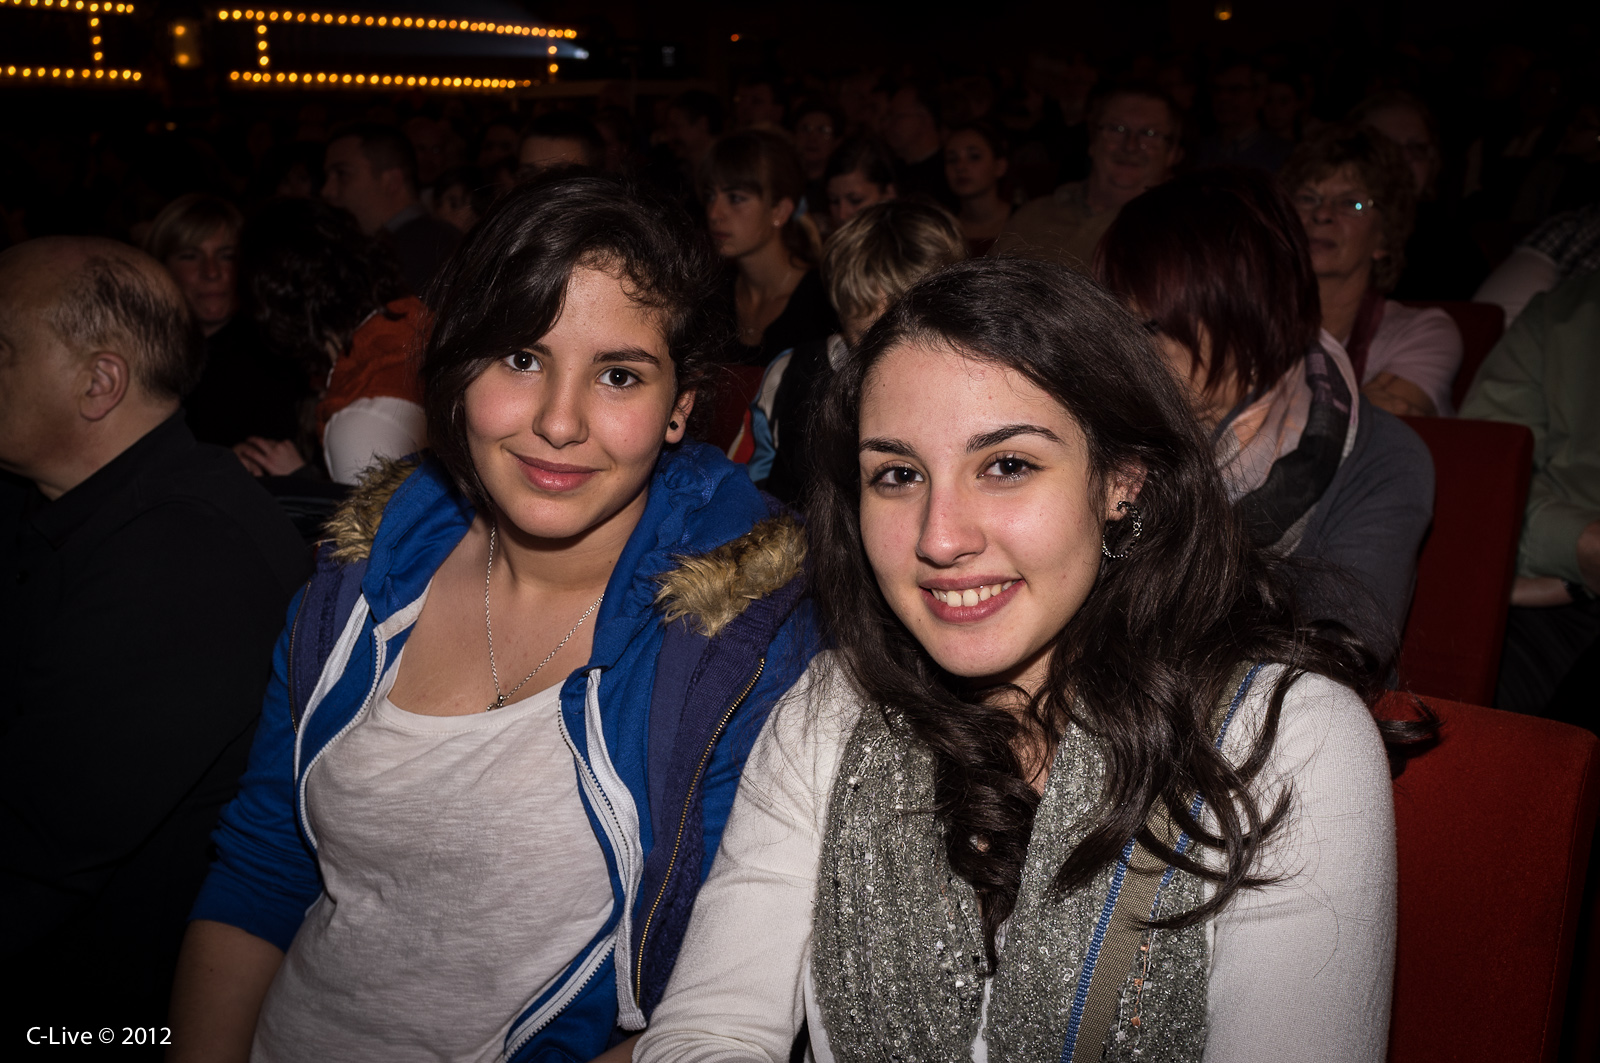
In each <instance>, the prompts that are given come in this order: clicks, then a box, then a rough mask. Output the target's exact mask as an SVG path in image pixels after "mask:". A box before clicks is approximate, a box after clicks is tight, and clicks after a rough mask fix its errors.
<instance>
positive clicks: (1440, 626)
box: [1400, 417, 1533, 705]
mask: <svg viewBox="0 0 1600 1063" xmlns="http://www.w3.org/2000/svg"><path fill="white" fill-rule="evenodd" d="M1405 422H1406V423H1407V424H1409V425H1410V426H1411V427H1412V428H1414V429H1416V432H1417V434H1418V435H1420V436H1421V437H1422V441H1423V442H1424V443H1426V444H1427V445H1428V452H1429V453H1430V454H1432V455H1433V471H1434V480H1435V484H1436V486H1435V488H1434V496H1433V528H1432V530H1431V531H1429V533H1428V538H1427V541H1426V542H1425V543H1423V546H1422V556H1421V557H1420V558H1419V559H1418V561H1417V591H1416V595H1415V596H1414V597H1413V598H1412V601H1411V614H1410V616H1409V617H1408V618H1407V620H1406V629H1405V635H1404V638H1403V640H1402V641H1401V645H1400V681H1401V684H1402V685H1403V686H1404V687H1405V688H1406V689H1407V690H1411V691H1415V692H1416V693H1418V694H1427V695H1430V696H1432V697H1439V698H1450V699H1453V700H1455V701H1465V702H1468V703H1469V704H1473V705H1491V704H1493V703H1494V686H1495V680H1496V679H1497V678H1498V676H1499V672H1500V644H1501V642H1502V640H1503V639H1504V638H1505V630H1506V606H1507V604H1508V603H1509V601H1510V598H1511V581H1512V579H1513V578H1515V575H1516V560H1517V540H1518V538H1519V537H1520V536H1521V534H1522V513H1523V507H1524V506H1525V505H1526V504H1527V499H1528V480H1529V478H1530V477H1531V475H1532V467H1533V433H1532V432H1529V431H1528V430H1527V429H1526V428H1524V427H1523V426H1522V425H1516V424H1503V423H1501V422H1498V421H1465V420H1459V419H1457V418H1453V417H1407V418H1405Z"/></svg>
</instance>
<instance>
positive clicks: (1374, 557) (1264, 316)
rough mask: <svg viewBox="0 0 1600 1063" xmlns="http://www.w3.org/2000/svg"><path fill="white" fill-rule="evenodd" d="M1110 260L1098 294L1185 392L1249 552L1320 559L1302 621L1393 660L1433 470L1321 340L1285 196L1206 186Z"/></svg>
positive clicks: (1108, 244)
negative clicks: (1106, 294) (1353, 638)
mask: <svg viewBox="0 0 1600 1063" xmlns="http://www.w3.org/2000/svg"><path fill="white" fill-rule="evenodd" d="M1099 254H1100V258H1099V263H1100V267H1099V268H1100V274H1101V278H1102V280H1103V281H1104V282H1105V284H1106V286H1107V287H1109V288H1110V289H1111V290H1112V291H1114V292H1117V293H1118V294H1119V295H1121V296H1122V298H1123V299H1124V300H1126V302H1127V303H1128V306H1129V307H1130V308H1131V309H1132V310H1133V312H1134V313H1135V314H1136V315H1138V317H1139V318H1140V319H1141V320H1142V321H1144V323H1145V328H1146V329H1147V330H1149V331H1150V332H1151V334H1152V335H1154V336H1155V338H1156V343H1157V345H1158V347H1159V348H1160V349H1161V351H1162V353H1163V354H1164V355H1165V356H1166V358H1167V361H1168V362H1169V363H1170V364H1171V366H1172V371H1173V373H1174V374H1176V375H1177V377H1178V379H1179V380H1180V381H1182V382H1183V383H1184V385H1185V386H1186V387H1187V389H1188V391H1189V396H1190V401H1191V403H1192V405H1193V407H1194V411H1195V414H1196V416H1198V417H1199V419H1200V421H1201V423H1202V424H1204V425H1205V427H1206V429H1207V430H1208V431H1209V432H1210V434H1211V438H1212V441H1213V444H1214V446H1215V448H1216V457H1217V464H1218V466H1219V467H1220V468H1221V469H1222V477H1223V480H1224V481H1225V482H1226V483H1227V487H1228V497H1229V498H1231V499H1232V500H1233V502H1234V505H1235V506H1236V508H1237V509H1238V510H1239V512H1240V514H1241V516H1242V517H1243V519H1244V524H1245V529H1246V531H1247V532H1248V533H1249V536H1250V540H1251V542H1253V543H1254V544H1255V545H1256V546H1259V547H1264V548H1267V549H1270V550H1272V551H1273V552H1275V553H1277V554H1279V555H1288V556H1293V557H1298V558H1306V559H1310V560H1311V561H1312V562H1313V564H1312V565H1307V566H1302V568H1301V571H1302V573H1303V575H1302V577H1301V583H1302V587H1303V589H1304V591H1305V603H1306V607H1307V615H1308V616H1311V617H1322V618H1327V619H1332V620H1338V621H1340V622H1341V623H1343V624H1344V625H1345V626H1346V627H1348V628H1350V629H1351V630H1352V631H1354V632H1355V633H1356V634H1357V635H1358V636H1359V637H1360V638H1361V640H1362V641H1363V642H1364V643H1366V644H1367V645H1368V646H1369V647H1372V648H1373V649H1374V650H1376V651H1377V652H1378V653H1379V655H1380V656H1381V657H1388V656H1391V655H1392V654H1393V653H1394V652H1395V651H1396V650H1398V648H1399V645H1400V630H1401V627H1402V626H1403V625H1404V623H1405V617H1406V611H1407V609H1408V608H1409V607H1410V604H1411V592H1412V589H1413V586H1414V585H1415V582H1416V572H1417V550H1418V548H1419V547H1420V546H1421V544H1422V536H1423V533H1424V532H1426V531H1427V528H1428V523H1429V521H1430V520H1431V519H1432V517H1433V460H1432V459H1431V458H1430V457H1429V455H1428V448H1427V447H1426V446H1425V445H1423V442H1422V440H1420V439H1418V438H1417V434H1416V433H1415V432H1413V431H1412V430H1411V429H1410V428H1408V427H1407V426H1406V425H1405V423H1404V422H1402V421H1400V420H1399V419H1398V418H1396V417H1394V416H1393V415H1391V414H1389V413H1387V412H1385V411H1383V410H1381V409H1379V408H1378V407H1377V406H1374V405H1373V404H1372V403H1371V402H1370V401H1369V400H1368V399H1366V398H1365V397H1364V396H1362V394H1361V392H1360V389H1359V388H1358V387H1357V385H1356V377H1355V371H1354V370H1353V369H1352V368H1351V366H1350V359H1349V357H1348V356H1346V354H1345V352H1344V348H1343V347H1341V346H1340V345H1339V342H1338V341H1337V340H1336V339H1334V338H1333V337H1332V336H1330V335H1328V333H1327V331H1326V330H1325V329H1320V328H1319V327H1318V326H1319V321H1318V318H1319V309H1318V301H1317V276H1316V274H1315V273H1314V272H1313V270H1312V265H1311V254H1310V251H1309V250H1308V248H1307V246H1306V233H1305V228H1304V226H1302V225H1301V224H1300V220H1299V218H1297V217H1296V216H1295V209H1294V206H1293V204H1292V203H1290V201H1289V197H1288V196H1286V195H1285V194H1284V193H1283V191H1282V190H1281V189H1280V188H1279V187H1278V185H1277V184H1276V182H1275V181H1274V180H1273V178H1271V177H1270V176H1268V175H1267V174H1265V173H1263V172H1262V171H1259V170H1250V169H1243V168H1228V169H1214V170H1209V171H1206V170H1202V171H1198V172H1196V173H1193V174H1190V175H1187V176H1185V177H1181V178H1178V179H1177V180H1175V181H1173V182H1171V183H1169V184H1166V185H1163V186H1162V187H1161V188H1159V189H1152V190H1151V191H1150V192H1148V193H1146V194H1145V195H1143V196H1141V197H1139V198H1138V199H1136V200H1134V201H1133V202H1132V203H1130V204H1128V205H1127V206H1126V207H1124V208H1123V210H1122V213H1121V215H1119V216H1118V218H1117V220H1116V221H1115V222H1114V223H1113V224H1112V226H1111V229H1110V231H1108V232H1107V233H1106V238H1105V240H1104V241H1103V242H1102V243H1101V245H1100V252H1099Z"/></svg>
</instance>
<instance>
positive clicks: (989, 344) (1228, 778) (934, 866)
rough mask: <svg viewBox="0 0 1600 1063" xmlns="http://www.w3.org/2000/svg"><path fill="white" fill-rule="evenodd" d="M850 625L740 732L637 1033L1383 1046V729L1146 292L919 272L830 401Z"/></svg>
mask: <svg viewBox="0 0 1600 1063" xmlns="http://www.w3.org/2000/svg"><path fill="white" fill-rule="evenodd" d="M814 438H815V439H816V441H817V445H818V447H819V454H818V459H817V460H818V465H819V470H820V479H819V488H818V491H817V493H816V494H815V495H814V496H813V501H812V505H811V508H810V509H809V510H808V515H809V517H810V523H809V526H808V528H809V534H810V540H811V549H812V563H813V564H814V565H815V576H814V582H813V587H814V590H815V593H816V600H817V603H818V606H819V608H820V609H821V612H822V615H823V618H824V627H825V630H826V632H827V634H828V636H829V637H830V638H831V640H832V645H833V646H834V647H835V649H834V651H833V652H832V653H831V654H829V655H827V656H826V657H823V658H818V660H817V661H816V662H815V663H814V664H813V665H812V667H811V669H810V672H809V675H808V679H807V681H806V684H805V689H804V692H803V693H801V692H798V691H797V692H796V693H795V694H793V695H791V696H790V698H789V699H787V700H786V701H785V702H784V703H783V704H781V705H780V707H779V708H778V710H776V712H775V713H774V715H773V716H772V718H771V719H770V721H769V723H768V725H767V727H766V729H765V731H764V732H763V735H762V737H761V739H760V741H759V742H758V745H757V747H756V750H755V751H754V753H753V754H752V759H751V761H750V765H749V767H748V769H747V771H746V774H745V776H744V779H743V781H742V782H741V786H740V791H739V796H738V799H737V801H736V803H735V807H734V810H733V813H732V816H731V817H730V820H729V824H728V829H727V832H726V833H725V834H724V836H723V842H722V849H721V852H720V853H719V856H718V859H717V863H716V865H715V867H714V869H713V871H712V874H711V877H710V879H709V880H708V882H707V883H706V886H705V887H704V889H703V890H702V891H701V894H700V899H699V903H698V906H697V909H696V912H695V915H694V918H693V920H692V922H691V926H690V929H689V933H688V937H687V939H686V941H685V945H684V949H683V952H682V953H681V955H680V957H679V963H678V966H677V968H676V970H675V972H674V974H673V977H672V979H671V982H670V984H669V986H668V991H667V996H666V998H665V1000H664V1001H663V1002H662V1004H661V1006H660V1007H659V1008H658V1009H657V1011H656V1013H655V1016H654V1018H653V1020H652V1024H651V1026H650V1028H649V1030H647V1031H646V1033H645V1034H644V1036H643V1038H642V1039H641V1041H640V1042H639V1044H638V1046H637V1048H636V1050H635V1052H634V1059H636V1060H640V1061H643V1063H665V1061H686V1060H774V1061H781V1060H785V1059H788V1058H789V1053H790V1049H791V1043H792V1042H793V1041H794V1040H795V1037H796V1033H797V1031H799V1030H801V1029H802V1028H804V1029H806V1030H807V1031H808V1033H809V1051H810V1054H811V1056H812V1057H813V1058H814V1059H816V1060H819V1061H820V1060H839V1061H845V1060H849V1061H856V1060H877V1059H885V1058H894V1059H915V1060H948V1061H956V1060H968V1059H972V1060H980V1061H982V1060H988V1059H994V1060H1008V1061H1012V1060H1040V1061H1044V1060H1052V1061H1053V1060H1058V1059H1061V1060H1074V1059H1075V1060H1080V1061H1082V1060H1099V1059H1102V1058H1105V1059H1113V1060H1133V1059H1161V1060H1201V1059H1205V1060H1212V1061H1222V1060H1227V1061H1230V1063H1240V1061H1245V1063H1249V1061H1256V1060H1261V1061H1267V1060H1272V1061H1280V1060H1284V1059H1297V1060H1339V1061H1356V1060H1368V1061H1377V1060H1381V1059H1382V1058H1383V1055H1384V1050H1385V1040H1386V1031H1387V1024H1388V1011H1389V995H1390V985H1391V976H1392V971H1393V963H1394V925H1395V924H1394V921H1395V854H1394V834H1393V829H1394V828H1393V818H1392V806H1391V797H1390V785H1389V769H1388V762H1387V760H1386V757H1385V747H1384V739H1383V738H1382V737H1381V735H1380V728H1379V726H1378V725H1377V724H1375V723H1374V720H1373V718H1372V716H1371V714H1370V712H1369V705H1370V703H1371V700H1370V699H1372V698H1373V697H1374V695H1375V692H1376V684H1375V682H1374V679H1375V673H1374V672H1373V671H1372V670H1371V668H1370V667H1369V664H1368V660H1367V658H1365V657H1364V656H1363V655H1362V654H1361V653H1360V652H1358V651H1359V646H1358V644H1356V643H1355V642H1354V640H1353V639H1351V638H1349V637H1348V636H1344V637H1336V636H1334V635H1332V634H1331V633H1323V632H1319V631H1312V630H1307V629H1303V628H1300V627H1298V626H1297V624H1296V612H1295V605H1294V600H1293V594H1292V591H1290V590H1289V589H1288V585H1287V584H1286V583H1285V582H1284V581H1283V580H1282V577H1281V574H1280V573H1279V572H1278V571H1277V563H1276V562H1275V561H1273V560H1272V559H1271V558H1270V557H1269V556H1268V555H1267V554H1265V553H1263V552H1261V551H1259V550H1257V549H1255V548H1252V547H1251V546H1250V545H1249V542H1248V539H1247V537H1246V535H1245V532H1244V530H1243V528H1242V527H1241V526H1240V523H1239V521H1238V519H1237V518H1236V516H1235V515H1234V511H1233V510H1232V508H1231V507H1230V505H1229V503H1228V498H1227V495H1226V492H1225V491H1224V489H1223V486H1222V482H1221V479H1220V477H1219V475H1218V473H1217V470H1216V467H1215V463H1214V462H1213V460H1212V457H1211V452H1210V448H1209V446H1208V445H1207V441H1206V438H1205V436H1204V435H1203V434H1202V432H1201V431H1200V429H1199V428H1198V427H1197V425H1196V423H1195V421H1194V419H1193V418H1192V416H1191V415H1190V412H1189V409H1188V406H1187V404H1186V402H1185V398H1184V396H1183V395H1182V393H1181V392H1180V391H1179V389H1178V386H1177V384H1176V382H1175V381H1174V380H1173V378H1172V375H1171V374H1170V373H1169V372H1168V371H1167V369H1166V368H1165V365H1164V363H1163V361H1162V359H1161V356H1160V355H1159V354H1158V353H1157V352H1156V351H1155V349H1154V348H1153V347H1152V345H1151V343H1150V342H1149V340H1148V337H1147V336H1146V334H1145V333H1144V332H1143V331H1142V330H1141V329H1140V327H1139V325H1138V323H1137V321H1136V319H1134V318H1133V317H1132V316H1131V315H1129V314H1128V313H1127V312H1126V311H1125V310H1123V309H1122V308H1121V307H1120V306H1119V305H1117V304H1116V303H1115V302H1114V301H1113V300H1112V299H1111V298H1110V297H1109V296H1107V295H1106V294H1105V293H1104V292H1103V291H1101V290H1100V289H1099V288H1098V287H1096V286H1095V285H1094V283H1093V282H1091V281H1089V280H1087V279H1085V278H1082V277H1080V276H1078V275H1076V274H1074V273H1072V272H1070V271H1068V270H1066V269H1064V268H1061V267H1057V266H1053V265H1047V264H1043V263H1034V262H1025V261H1021V260H994V259H983V260H977V261H969V262H966V263H962V264H958V265H955V266H951V267H949V268H947V269H945V270H943V271H941V272H940V273H937V274H934V275H933V276H931V277H929V278H927V279H925V280H923V281H921V282H920V283H918V284H917V285H916V286H915V287H913V288H912V289H911V290H910V291H909V292H908V293H907V294H906V295H904V296H903V297H902V298H901V299H900V300H898V301H897V302H896V303H895V304H894V305H893V306H891V307H890V308H889V310H888V312H887V314H886V315H885V316H884V317H883V318H881V319H880V320H879V321H878V323H877V324H876V325H875V326H874V327H873V328H872V329H871V330H870V331H869V332H868V334H867V335H866V337H865V338H864V340H863V341H862V343H861V345H860V347H859V349H858V350H857V351H856V352H855V356H854V357H852V358H851V359H849V360H847V361H846V362H845V363H844V364H843V365H842V366H841V367H840V369H839V371H838V373H837V375H836V376H835V378H834V382H833V385H832V387H831V389H830V392H829V395H828V399H827V402H826V404H825V407H824V410H823V412H822V414H821V417H820V420H819V423H818V425H817V429H816V432H815V435H814Z"/></svg>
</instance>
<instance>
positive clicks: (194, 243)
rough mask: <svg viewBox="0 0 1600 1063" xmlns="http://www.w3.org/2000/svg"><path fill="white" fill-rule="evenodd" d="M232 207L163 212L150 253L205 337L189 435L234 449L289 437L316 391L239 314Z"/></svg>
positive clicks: (188, 400) (182, 199) (177, 205)
mask: <svg viewBox="0 0 1600 1063" xmlns="http://www.w3.org/2000/svg"><path fill="white" fill-rule="evenodd" d="M243 224H244V220H243V219H242V218H241V217H240V216H239V211H238V210H237V209H235V208H234V206H233V204H231V203H229V202H227V201H226V200H223V199H218V198H216V197H215V196H205V195H199V194H197V193H196V194H190V195H186V196H179V197H178V198H177V199H175V200H173V201H172V202H171V203H169V204H167V205H166V206H165V207H164V208H162V211H161V213H160V214H158V215H156V220H155V222H154V224H152V225H151V227H150V232H149V234H148V235H147V236H146V237H145V241H144V249H145V250H146V251H148V252H149V253H150V254H151V256H152V257H154V258H155V260H156V261H158V262H160V263H161V264H162V265H164V266H166V267H167V272H168V273H170V274H172V277H173V279H174V280H176V281H177V282H178V288H179V290H181V291H182V292H183V297H184V301H185V302H187V303H188V304H189V313H190V314H191V315H192V316H193V317H194V320H195V322H196V324H198V325H199V326H200V331H201V334H202V335H203V336H204V337H205V369H204V370H202V371H201V373H200V381H199V383H197V384H196V385H195V386H194V389H193V390H192V391H190V392H189V394H188V395H187V396H186V397H185V398H184V400H183V406H184V415H185V418H186V419H187V420H188V423H189V430H190V431H191V432H193V433H194V436H195V438H196V439H198V440H199V441H200V442H202V443H215V444H216V445H217V446H222V447H231V446H233V445H234V444H236V443H239V442H241V441H243V440H245V439H247V438H249V437H250V436H265V437H267V438H281V437H288V436H291V435H293V434H294V432H295V429H296V426H297V425H298V423H299V416H300V415H299V408H300V404H301V403H302V402H303V401H304V400H305V399H306V397H307V396H309V395H310V394H311V388H310V384H309V382H308V381H307V379H306V375H305V372H304V371H303V370H302V369H301V368H300V367H299V366H298V365H296V364H295V363H294V362H293V361H292V360H291V359H288V358H285V357H283V356H282V355H280V354H278V353H277V352H275V351H273V350H272V348H270V347H269V346H267V344H266V343H265V341H264V340H263V338H262V336H261V330H260V329H259V328H258V327H257V326H256V323H255V321H254V320H252V318H251V317H250V315H249V314H241V313H239V312H238V310H239V282H238V261H237V260H238V254H239V230H240V228H241V227H242V226H243Z"/></svg>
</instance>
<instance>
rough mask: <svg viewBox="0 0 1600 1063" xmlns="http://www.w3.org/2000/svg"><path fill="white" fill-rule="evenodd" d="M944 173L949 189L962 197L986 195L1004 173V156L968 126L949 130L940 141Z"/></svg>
mask: <svg viewBox="0 0 1600 1063" xmlns="http://www.w3.org/2000/svg"><path fill="white" fill-rule="evenodd" d="M944 173H945V179H946V180H948V181H949V182H950V190H951V191H952V192H954V193H955V194H956V195H958V196H960V197H961V198H962V199H970V198H973V197H976V196H984V195H988V194H989V193H990V192H992V191H993V190H994V187H995V185H997V184H999V183H1000V178H1002V177H1004V176H1005V175H1006V160H1004V159H998V158H996V157H995V154H994V149H993V148H991V147H989V142H988V141H987V140H985V139H983V137H982V136H981V135H979V134H978V133H975V132H973V131H972V130H970V129H962V130H959V131H957V132H955V133H951V134H950V139H949V140H947V141H945V145H944Z"/></svg>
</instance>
